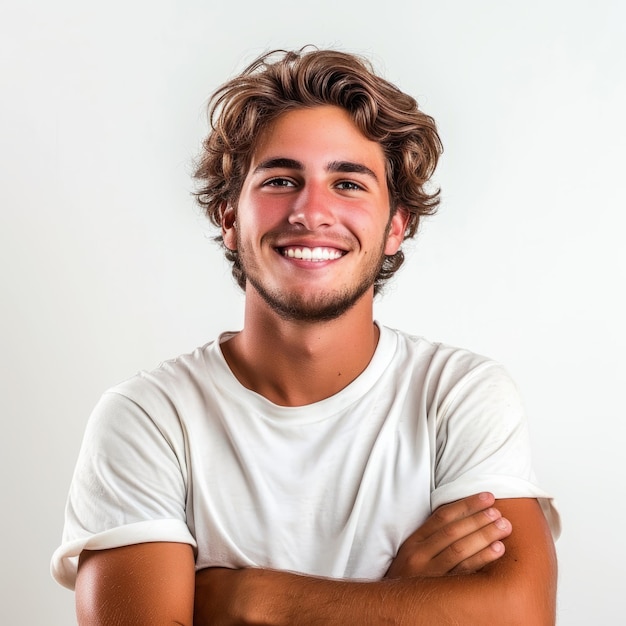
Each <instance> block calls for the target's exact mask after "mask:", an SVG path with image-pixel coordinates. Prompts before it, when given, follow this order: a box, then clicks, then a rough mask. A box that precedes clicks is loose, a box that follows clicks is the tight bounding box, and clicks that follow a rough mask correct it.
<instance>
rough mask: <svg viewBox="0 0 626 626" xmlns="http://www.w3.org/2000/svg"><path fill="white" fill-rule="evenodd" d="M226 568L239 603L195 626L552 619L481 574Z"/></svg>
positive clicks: (377, 625) (434, 625)
mask: <svg viewBox="0 0 626 626" xmlns="http://www.w3.org/2000/svg"><path fill="white" fill-rule="evenodd" d="M208 571H209V570H207V572H208ZM231 573H232V574H233V575H234V576H236V577H238V578H239V580H238V581H235V579H234V578H231V579H230V580H229V578H230V577H229V576H227V577H225V578H224V579H223V581H222V582H223V583H225V584H227V585H234V586H235V588H238V589H240V590H241V593H240V594H239V596H238V598H239V599H238V601H237V602H236V603H235V604H234V605H233V606H232V607H231V609H230V615H231V617H230V618H228V619H227V620H226V621H219V620H218V621H216V620H212V621H206V622H204V621H201V620H199V621H196V622H195V623H196V624H197V625H198V626H199V625H200V624H203V623H206V624H209V623H210V624H238V623H246V624H267V625H272V626H282V625H285V626H315V625H317V624H319V625H325V626H333V625H341V626H346V625H349V624H350V625H355V626H357V625H358V626H368V625H371V626H381V625H383V624H394V625H407V626H408V625H410V626H450V625H453V624H454V625H459V624H462V625H463V626H471V625H473V624H476V625H477V626H478V625H480V626H483V625H484V624H498V625H499V626H508V625H511V626H513V625H516V626H517V625H523V626H528V625H529V624H532V625H533V626H544V625H545V626H549V625H552V624H554V610H553V607H552V606H551V602H550V601H549V600H547V601H546V600H542V599H538V598H535V599H532V598H531V596H530V594H529V593H526V592H525V591H524V590H523V589H520V588H519V587H518V588H516V589H515V590H513V589H510V588H509V589H507V585H504V584H498V583H497V581H496V580H495V579H496V575H490V574H487V573H482V572H478V573H476V574H470V575H466V576H450V577H447V578H403V579H395V580H383V581H379V582H371V583H370V582H361V583H360V582H351V581H340V580H326V579H320V578H312V577H306V576H299V575H295V574H291V573H287V572H279V571H271V570H254V569H250V570H232V571H231ZM222 574H223V572H222ZM197 589H198V587H197ZM506 596H510V597H506Z"/></svg>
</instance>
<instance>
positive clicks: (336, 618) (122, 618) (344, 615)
mask: <svg viewBox="0 0 626 626" xmlns="http://www.w3.org/2000/svg"><path fill="white" fill-rule="evenodd" d="M555 603H556V557H555V553H554V545H553V542H552V538H551V536H550V531H549V529H548V526H547V523H546V520H545V518H544V515H543V512H542V511H541V508H540V507H539V505H538V503H537V501H536V500H534V499H529V498H520V499H510V500H498V501H494V498H493V496H491V495H490V494H477V495H475V496H470V497H469V498H465V499H463V500H459V501H458V502H455V503H452V504H449V505H446V506H444V507H441V508H440V509H438V510H437V511H435V513H433V515H432V516H431V517H429V518H428V520H427V521H426V522H425V523H424V524H423V525H422V526H420V528H418V529H417V530H416V531H415V532H414V533H413V534H412V535H411V536H410V537H409V538H408V539H407V540H406V541H405V542H404V544H402V546H401V547H400V550H399V551H398V554H397V555H396V557H395V559H394V560H393V562H392V564H391V566H390V568H389V570H388V572H387V574H386V576H385V577H384V578H383V579H382V580H380V581H375V582H357V581H349V580H335V579H326V578H316V577H310V576H302V575H298V574H292V573H289V572H282V571H275V570H265V569H252V568H251V569H241V570H230V569H224V568H209V569H206V570H202V571H200V572H198V573H197V574H195V572H194V557H193V551H192V548H191V546H189V545H187V544H178V543H145V544H137V545H131V546H124V547H122V548H113V549H110V550H102V551H97V552H96V551H92V552H89V551H86V552H83V554H82V555H81V559H80V564H79V571H78V578H77V581H76V606H77V615H78V620H79V624H81V625H84V624H89V625H96V626H98V625H106V626H127V625H131V624H132V625H133V626H141V625H145V626H148V625H149V626H154V625H161V624H162V625H169V624H172V625H173V624H179V625H184V626H191V625H192V624H194V625H195V626H204V625H211V626H229V625H236V624H258V625H260V624H267V625H282V624H285V625H290V626H298V625H301V624H302V625H304V624H306V625H315V624H324V625H329V626H332V625H333V624H341V625H342V626H349V625H352V624H354V625H357V626H367V625H372V626H380V625H381V624H406V625H411V626H421V625H424V626H426V625H427V626H445V625H449V624H462V625H463V626H471V625H477V626H478V625H484V624H499V625H502V626H506V625H513V624H523V625H524V626H529V625H532V626H544V625H545V626H548V625H553V624H554V622H555Z"/></svg>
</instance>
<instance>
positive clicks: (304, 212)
mask: <svg viewBox="0 0 626 626" xmlns="http://www.w3.org/2000/svg"><path fill="white" fill-rule="evenodd" d="M289 223H290V224H300V225H302V226H304V227H305V228H306V229H307V230H311V231H313V230H316V229H318V228H320V227H324V226H332V225H333V224H334V223H335V213H334V209H333V198H332V194H331V193H330V191H329V190H328V189H327V188H326V187H325V185H324V184H322V183H316V182H308V183H307V184H306V185H305V186H304V187H303V188H302V190H301V192H300V193H299V194H298V196H297V198H296V199H295V201H294V203H293V206H292V210H291V214H290V215H289Z"/></svg>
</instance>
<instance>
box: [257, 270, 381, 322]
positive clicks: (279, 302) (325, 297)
mask: <svg viewBox="0 0 626 626" xmlns="http://www.w3.org/2000/svg"><path fill="white" fill-rule="evenodd" d="M381 264H382V261H381ZM378 271H379V268H378V267H377V268H376V271H375V272H372V273H370V274H369V275H367V276H365V277H364V278H363V280H362V281H361V282H360V283H359V284H358V285H357V286H356V287H355V288H354V289H352V290H349V289H348V288H345V289H343V290H342V291H339V292H333V293H326V294H322V295H321V296H320V297H319V298H318V299H317V301H315V302H310V301H309V302H306V301H303V300H302V299H301V298H295V297H293V296H285V295H284V294H283V293H282V292H280V291H278V290H275V291H269V290H267V289H265V287H264V286H263V285H262V284H260V283H259V281H257V280H255V279H254V278H251V277H249V276H247V284H248V285H250V286H251V287H253V288H254V289H255V290H256V291H257V293H258V294H259V295H260V296H261V298H263V300H265V302H266V303H267V304H268V305H269V306H270V308H271V309H272V310H273V311H274V312H275V313H277V314H278V315H279V316H280V317H281V318H282V319H284V320H286V321H290V322H309V323H311V322H330V321H331V320H334V319H337V318H338V317H341V316H342V315H343V314H344V313H346V312H347V311H349V310H350V309H351V308H352V307H353V306H354V305H355V304H356V303H357V302H358V301H359V300H360V299H361V298H362V297H363V296H364V295H365V293H367V291H368V289H370V287H372V286H373V284H374V281H375V280H376V276H377V275H378Z"/></svg>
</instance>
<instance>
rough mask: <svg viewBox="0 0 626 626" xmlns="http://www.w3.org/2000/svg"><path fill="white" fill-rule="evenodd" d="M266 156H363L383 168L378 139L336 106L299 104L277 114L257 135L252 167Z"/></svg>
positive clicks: (382, 154)
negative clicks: (367, 135) (375, 139)
mask: <svg viewBox="0 0 626 626" xmlns="http://www.w3.org/2000/svg"><path fill="white" fill-rule="evenodd" d="M268 157H293V158H296V159H298V160H302V159H304V160H306V159H307V158H310V159H317V158H320V159H324V158H327V159H330V160H337V159H344V160H345V159H349V160H357V159H358V160H365V161H368V163H367V164H368V166H370V167H372V165H376V166H377V168H381V167H382V168H383V170H384V167H385V166H384V163H385V159H384V153H383V149H382V147H381V146H380V144H379V143H377V142H376V141H372V140H371V139H368V138H367V137H366V136H365V135H364V134H363V133H362V132H361V130H360V129H359V128H358V127H357V126H356V124H355V123H354V121H353V120H352V118H351V117H350V114H349V113H348V112H347V111H346V110H345V109H342V108H340V107H337V106H331V105H322V106H317V107H307V108H305V107H301V108H297V109H293V110H289V111H286V112H285V113H282V114H281V115H279V116H278V117H277V118H276V119H275V120H274V121H273V122H272V123H271V124H270V125H269V126H268V127H267V128H265V129H264V130H263V131H262V132H261V133H260V135H259V137H258V139H257V141H256V145H255V146H254V149H253V153H252V160H251V164H250V166H251V168H254V165H255V163H258V162H259V160H261V159H266V158H268Z"/></svg>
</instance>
